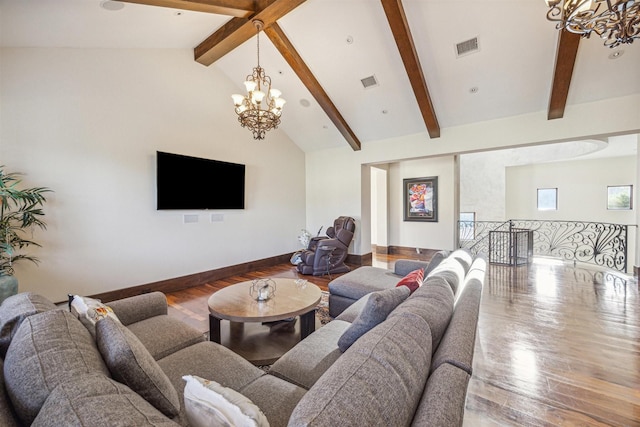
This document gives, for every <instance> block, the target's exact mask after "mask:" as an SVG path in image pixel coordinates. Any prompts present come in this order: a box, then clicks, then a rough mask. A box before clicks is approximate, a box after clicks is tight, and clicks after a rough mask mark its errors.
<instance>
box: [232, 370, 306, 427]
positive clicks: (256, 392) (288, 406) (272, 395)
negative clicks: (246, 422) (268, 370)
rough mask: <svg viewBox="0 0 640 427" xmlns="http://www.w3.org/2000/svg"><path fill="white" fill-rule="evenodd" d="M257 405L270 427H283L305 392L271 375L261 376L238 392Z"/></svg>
mask: <svg viewBox="0 0 640 427" xmlns="http://www.w3.org/2000/svg"><path fill="white" fill-rule="evenodd" d="M239 391H240V393H242V394H243V395H244V396H247V397H248V398H249V399H251V401H252V402H253V403H255V404H256V405H258V407H259V408H260V409H262V412H264V414H265V415H266V416H267V420H269V425H270V426H271V427H285V426H287V424H288V422H289V418H290V417H291V413H292V412H293V409H294V408H295V407H296V405H297V404H298V402H299V401H300V399H302V397H303V396H304V395H305V393H306V390H305V389H303V388H302V387H299V386H297V385H295V384H291V383H290V382H287V381H285V380H283V379H280V378H278V377H275V376H273V375H263V376H261V377H260V378H258V379H256V380H255V381H253V382H251V383H250V384H248V385H247V386H246V387H243V388H242V389H241V390H239Z"/></svg>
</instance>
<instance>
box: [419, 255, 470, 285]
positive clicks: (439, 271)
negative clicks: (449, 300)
mask: <svg viewBox="0 0 640 427" xmlns="http://www.w3.org/2000/svg"><path fill="white" fill-rule="evenodd" d="M434 276H437V277H441V278H443V279H444V280H446V281H447V283H448V284H449V286H450V287H451V290H452V291H453V293H454V294H457V291H458V286H460V284H461V283H462V282H463V281H464V276H465V271H464V267H463V266H462V264H461V263H460V261H459V260H458V259H457V258H452V257H451V256H449V257H448V258H447V259H445V260H444V261H442V262H441V263H440V264H439V265H438V266H437V267H436V268H435V269H433V270H432V271H431V272H430V273H429V275H428V276H427V279H428V278H430V277H434Z"/></svg>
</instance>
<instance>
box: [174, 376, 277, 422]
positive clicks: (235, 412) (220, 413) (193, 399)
mask: <svg viewBox="0 0 640 427" xmlns="http://www.w3.org/2000/svg"><path fill="white" fill-rule="evenodd" d="M182 379H183V380H185V381H186V382H187V385H186V386H185V388H184V408H185V412H186V414H187V419H188V421H189V425H191V426H193V427H214V426H215V427H217V426H224V427H268V426H269V421H267V417H265V415H264V414H263V413H262V411H261V410H260V408H258V407H257V406H256V405H255V404H254V403H253V402H252V401H251V400H249V399H248V398H247V397H246V396H243V395H242V394H240V393H238V392H237V391H235V390H233V389H230V388H228V387H224V386H222V385H220V384H218V383H217V382H215V381H210V380H205V379H204V378H200V377H197V376H194V375H185V376H184V377H182Z"/></svg>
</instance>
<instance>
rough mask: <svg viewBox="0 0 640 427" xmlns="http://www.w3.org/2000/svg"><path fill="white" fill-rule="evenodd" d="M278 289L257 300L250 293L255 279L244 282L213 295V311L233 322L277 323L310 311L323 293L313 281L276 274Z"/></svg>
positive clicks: (211, 301)
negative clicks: (299, 282) (303, 283)
mask: <svg viewBox="0 0 640 427" xmlns="http://www.w3.org/2000/svg"><path fill="white" fill-rule="evenodd" d="M271 280H273V281H275V282H276V292H275V296H274V297H273V298H270V299H268V300H267V301H260V302H258V301H256V300H255V299H253V298H252V297H251V295H250V294H249V288H251V285H252V282H251V281H248V282H241V283H236V284H235V285H231V286H228V287H226V288H224V289H221V290H219V291H217V292H215V293H214V294H213V295H211V297H209V312H210V313H211V314H212V315H214V316H215V317H217V318H219V319H226V320H230V321H232V322H273V321H276V320H283V319H287V318H289V317H295V316H300V315H302V314H305V313H308V312H309V311H310V310H312V309H313V308H315V307H316V306H317V305H318V304H319V303H320V298H321V296H322V292H321V291H320V288H319V287H318V286H316V285H314V284H313V283H311V282H308V281H307V282H306V284H305V285H304V286H299V285H297V284H296V279H285V278H278V277H273V278H271Z"/></svg>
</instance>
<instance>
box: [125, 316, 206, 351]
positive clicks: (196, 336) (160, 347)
mask: <svg viewBox="0 0 640 427" xmlns="http://www.w3.org/2000/svg"><path fill="white" fill-rule="evenodd" d="M127 327H128V328H129V330H130V331H131V332H133V333H134V335H135V336H136V337H137V338H138V339H139V340H140V342H141V343H142V344H143V345H144V347H145V348H146V349H147V350H149V353H151V355H152V356H153V358H154V359H156V360H160V359H162V358H164V357H167V356H168V355H170V354H172V353H175V352H176V351H178V350H181V349H183V348H185V347H189V346H190V345H193V344H197V343H199V342H202V341H204V340H205V337H204V334H202V332H200V331H198V330H197V329H195V328H192V327H191V326H189V325H187V324H186V323H184V322H182V321H181V320H178V319H177V318H175V317H171V316H168V315H166V314H165V315H160V316H154V317H151V318H148V319H144V320H141V321H139V322H135V323H131V324H129V325H128V326H127ZM158 331H162V333H161V334H158Z"/></svg>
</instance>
